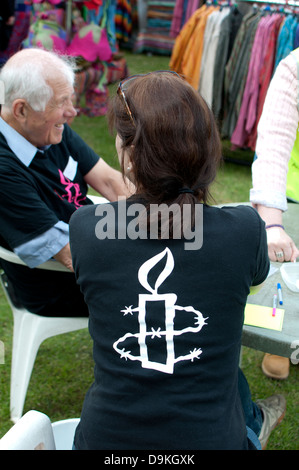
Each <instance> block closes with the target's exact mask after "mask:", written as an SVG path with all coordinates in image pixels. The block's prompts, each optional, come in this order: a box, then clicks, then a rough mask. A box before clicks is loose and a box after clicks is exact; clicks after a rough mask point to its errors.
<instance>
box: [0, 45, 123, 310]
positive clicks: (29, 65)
mask: <svg viewBox="0 0 299 470" xmlns="http://www.w3.org/2000/svg"><path fill="white" fill-rule="evenodd" d="M0 80H2V82H3V83H4V89H5V104H4V105H3V107H2V112H1V118H0V201H1V205H0V244H1V245H3V246H5V247H7V248H9V249H11V250H13V251H14V252H15V253H16V254H17V255H18V256H19V257H20V258H21V259H22V260H23V261H24V262H25V263H26V264H27V265H28V267H26V266H20V265H15V264H11V263H7V262H4V261H1V264H2V267H3V269H4V271H5V273H6V275H7V278H8V281H10V284H11V285H12V286H13V287H14V291H15V294H16V297H17V299H18V301H19V302H20V303H21V304H22V305H24V306H25V307H26V308H28V309H29V310H31V311H33V312H35V313H38V314H41V315H53V314H54V315H57V316H60V315H63V316H67V315H69V316H75V315H79V316H82V315H87V314H88V313H87V309H86V306H85V304H84V302H83V298H82V296H81V293H80V292H79V289H78V287H77V285H76V283H75V278H74V275H73V273H70V274H69V273H57V272H51V271H44V270H36V269H32V268H35V267H36V266H38V265H39V264H41V263H43V262H45V261H47V260H48V259H50V258H52V257H54V258H55V259H56V260H58V261H60V262H61V263H63V264H64V265H65V266H66V267H68V268H69V269H70V270H71V271H72V269H73V268H72V260H71V254H70V248H69V234H68V222H69V219H70V216H71V214H72V213H73V212H74V211H75V210H76V209H78V208H79V207H80V206H82V205H86V204H91V201H90V200H88V198H87V187H88V185H89V186H91V187H92V188H94V189H95V190H96V191H97V192H99V193H100V194H102V195H103V196H104V197H106V198H107V199H109V200H116V199H117V197H118V196H121V195H125V196H127V195H128V188H127V186H126V185H125V183H124V181H123V179H122V176H121V174H120V173H119V172H118V171H116V170H114V169H112V168H111V167H110V166H109V165H107V164H106V163H105V162H104V160H103V159H102V158H99V156H98V155H97V154H96V153H95V152H94V151H93V150H92V149H91V148H90V147H89V146H88V145H86V144H85V143H84V141H83V140H82V139H81V138H80V137H79V136H78V135H77V134H76V133H75V132H74V131H72V130H71V128H70V127H69V126H68V124H67V123H68V121H70V120H71V119H73V118H74V116H75V115H76V111H75V109H74V107H73V104H72V96H73V92H74V90H73V83H74V67H73V64H72V63H71V62H70V61H66V60H65V59H62V58H60V57H59V56H57V55H55V54H54V53H52V52H48V51H44V50H41V49H25V50H22V51H20V52H18V53H16V54H15V55H14V56H12V57H11V58H10V59H9V60H8V61H7V63H6V64H5V66H4V67H3V68H2V70H1V74H0Z"/></svg>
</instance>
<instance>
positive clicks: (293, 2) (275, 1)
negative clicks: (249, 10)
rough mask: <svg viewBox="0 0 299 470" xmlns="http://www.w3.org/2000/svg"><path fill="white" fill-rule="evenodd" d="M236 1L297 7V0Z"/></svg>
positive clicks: (298, 3) (239, 1)
mask: <svg viewBox="0 0 299 470" xmlns="http://www.w3.org/2000/svg"><path fill="white" fill-rule="evenodd" d="M237 3H252V4H264V5H265V4H266V5H281V6H284V7H299V0H285V1H284V0H237Z"/></svg>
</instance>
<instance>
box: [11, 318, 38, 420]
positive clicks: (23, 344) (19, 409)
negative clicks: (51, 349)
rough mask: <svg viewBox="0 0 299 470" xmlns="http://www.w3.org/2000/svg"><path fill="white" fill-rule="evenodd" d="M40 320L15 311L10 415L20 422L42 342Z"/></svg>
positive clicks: (12, 418)
mask: <svg viewBox="0 0 299 470" xmlns="http://www.w3.org/2000/svg"><path fill="white" fill-rule="evenodd" d="M37 323H38V318H37V317H36V316H34V315H31V314H30V313H24V312H23V311H19V310H15V311H14V334H13V350H12V364H11V384H10V415H11V420H12V421H13V422H16V421H18V420H19V419H20V418H21V416H22V414H23V408H24V402H25V397H26V393H27V389H28V384H29V380H30V377H31V373H32V369H33V365H34V362H35V358H36V355H37V351H38V349H39V346H40V344H41V340H40V339H39V337H38V336H37V335H36V328H37Z"/></svg>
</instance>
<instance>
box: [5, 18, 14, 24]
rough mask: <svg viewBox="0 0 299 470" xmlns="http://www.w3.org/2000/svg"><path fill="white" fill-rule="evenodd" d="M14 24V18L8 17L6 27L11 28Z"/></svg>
mask: <svg viewBox="0 0 299 470" xmlns="http://www.w3.org/2000/svg"><path fill="white" fill-rule="evenodd" d="M14 23H15V17H14V16H10V17H9V18H8V20H7V21H6V24H7V26H13V25H14Z"/></svg>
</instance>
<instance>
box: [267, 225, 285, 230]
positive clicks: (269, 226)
mask: <svg viewBox="0 0 299 470" xmlns="http://www.w3.org/2000/svg"><path fill="white" fill-rule="evenodd" d="M272 227H280V228H282V229H283V230H284V226H283V225H280V224H272V225H266V229H267V228H272Z"/></svg>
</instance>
